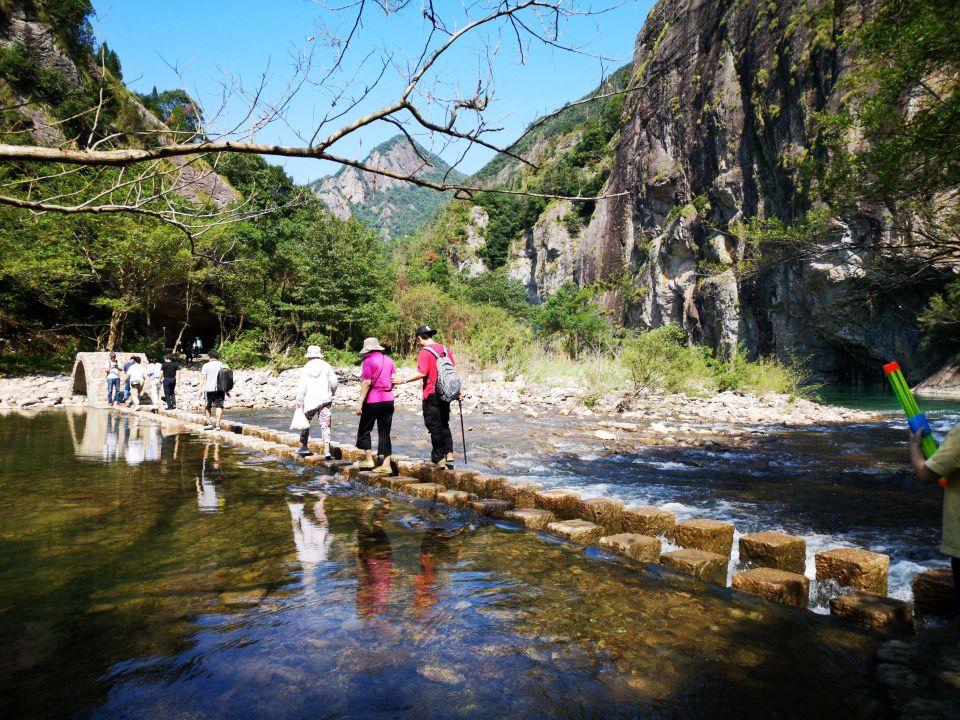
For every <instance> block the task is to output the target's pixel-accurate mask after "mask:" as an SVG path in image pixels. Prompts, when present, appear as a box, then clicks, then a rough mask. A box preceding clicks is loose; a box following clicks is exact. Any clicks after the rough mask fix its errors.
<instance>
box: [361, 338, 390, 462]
mask: <svg viewBox="0 0 960 720" xmlns="http://www.w3.org/2000/svg"><path fill="white" fill-rule="evenodd" d="M360 355H361V356H362V357H363V368H362V370H361V372H360V381H361V382H360V402H359V404H358V405H357V415H359V416H360V427H358V428H357V447H358V448H360V449H361V450H366V452H367V457H366V459H365V460H364V461H363V462H362V463H360V467H361V468H363V469H364V470H372V469H373V468H375V467H376V463H375V462H374V460H373V450H372V447H371V445H370V433H371V431H372V430H373V425H374V423H376V425H377V454H378V455H382V456H383V464H382V465H381V466H380V468H379V469H381V470H390V456H391V455H392V454H393V446H392V445H391V443H390V426H391V425H392V424H393V376H394V374H396V372H397V367H396V365H394V364H393V360H391V359H390V358H389V357H387V355H386V354H385V353H384V349H383V347H382V346H381V345H380V342H379V341H378V340H377V339H376V338H367V339H366V340H364V341H363V348H362V349H361V350H360Z"/></svg>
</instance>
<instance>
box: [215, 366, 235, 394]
mask: <svg viewBox="0 0 960 720" xmlns="http://www.w3.org/2000/svg"><path fill="white" fill-rule="evenodd" d="M231 390H233V370H231V369H230V368H228V367H226V366H224V367H222V368H220V372H218V373H217V392H223V393H228V392H230V391H231Z"/></svg>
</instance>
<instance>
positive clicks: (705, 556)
mask: <svg viewBox="0 0 960 720" xmlns="http://www.w3.org/2000/svg"><path fill="white" fill-rule="evenodd" d="M660 563H661V564H662V565H663V566H664V567H668V568H670V569H671V570H676V571H677V572H681V573H684V574H686V575H693V576H694V577H695V578H698V579H699V580H703V581H705V582H712V583H715V584H717V585H726V583H727V564H728V563H729V558H728V557H726V556H725V555H718V554H717V553H713V552H709V551H707V550H696V549H694V548H685V549H683V550H674V551H672V552H668V553H663V554H662V555H661V556H660Z"/></svg>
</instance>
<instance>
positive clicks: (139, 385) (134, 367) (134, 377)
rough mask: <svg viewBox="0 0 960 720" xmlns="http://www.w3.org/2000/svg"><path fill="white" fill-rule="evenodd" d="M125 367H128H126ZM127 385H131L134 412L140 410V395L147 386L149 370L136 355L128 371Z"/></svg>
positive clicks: (131, 401)
mask: <svg viewBox="0 0 960 720" xmlns="http://www.w3.org/2000/svg"><path fill="white" fill-rule="evenodd" d="M124 367H127V366H126V365H125V366H124ZM127 383H129V385H130V404H131V405H132V406H133V409H134V410H139V409H140V393H141V392H143V389H144V386H145V385H146V384H147V369H146V368H145V367H144V366H143V364H142V363H141V362H140V358H138V357H137V356H136V355H134V356H133V357H132V358H131V359H130V366H129V369H128V370H127Z"/></svg>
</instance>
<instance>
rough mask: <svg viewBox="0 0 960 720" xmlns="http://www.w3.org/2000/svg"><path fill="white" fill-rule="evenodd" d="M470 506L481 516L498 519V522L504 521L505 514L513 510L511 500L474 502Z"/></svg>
mask: <svg viewBox="0 0 960 720" xmlns="http://www.w3.org/2000/svg"><path fill="white" fill-rule="evenodd" d="M469 505H470V507H471V508H472V509H473V510H476V511H477V512H478V513H480V514H481V515H486V516H487V517H491V518H497V519H498V520H499V519H503V516H504V514H505V513H506V512H507V511H508V510H513V503H512V502H510V501H509V500H496V499H486V500H472V501H471V502H470V503H469Z"/></svg>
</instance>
